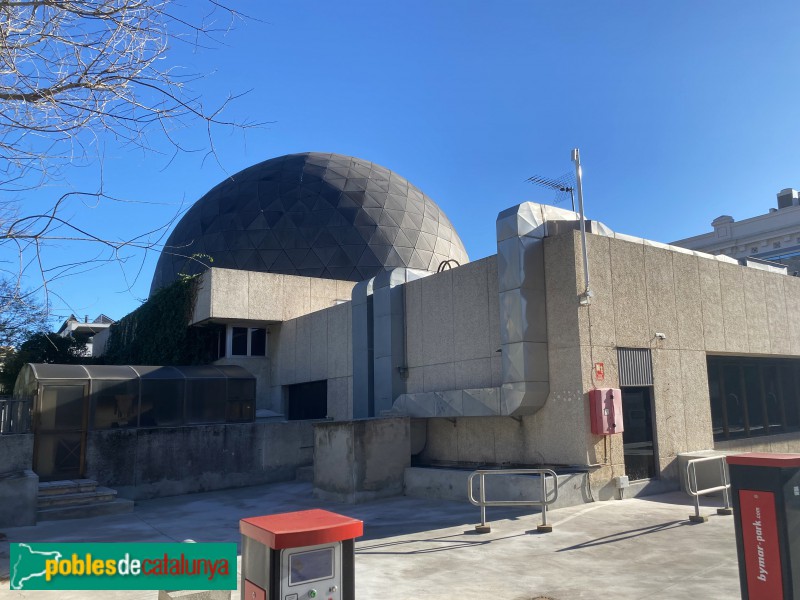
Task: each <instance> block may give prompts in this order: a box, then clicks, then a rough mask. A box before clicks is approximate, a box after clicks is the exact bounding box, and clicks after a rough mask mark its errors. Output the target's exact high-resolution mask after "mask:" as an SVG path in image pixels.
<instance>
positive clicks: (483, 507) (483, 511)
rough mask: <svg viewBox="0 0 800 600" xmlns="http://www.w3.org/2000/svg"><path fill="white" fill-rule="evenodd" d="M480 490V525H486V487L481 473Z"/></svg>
mask: <svg viewBox="0 0 800 600" xmlns="http://www.w3.org/2000/svg"><path fill="white" fill-rule="evenodd" d="M479 483H480V487H481V489H480V492H481V526H483V527H486V488H485V487H484V479H483V473H481V478H480V480H479Z"/></svg>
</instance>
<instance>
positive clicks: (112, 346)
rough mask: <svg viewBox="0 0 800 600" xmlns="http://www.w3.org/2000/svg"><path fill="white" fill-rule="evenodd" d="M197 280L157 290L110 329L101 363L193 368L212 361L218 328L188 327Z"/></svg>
mask: <svg viewBox="0 0 800 600" xmlns="http://www.w3.org/2000/svg"><path fill="white" fill-rule="evenodd" d="M198 284H199V278H198V277H197V276H193V277H182V278H180V279H178V280H177V281H175V282H174V283H172V284H170V285H168V286H166V287H163V288H161V289H160V290H158V291H157V292H156V293H155V294H153V295H152V296H150V298H149V299H148V300H147V301H146V302H145V303H144V304H142V305H141V306H140V307H139V308H137V309H136V310H135V311H133V312H132V313H130V314H128V315H127V316H125V317H123V318H122V319H120V320H119V321H117V322H116V323H115V324H114V325H112V326H111V332H110V334H109V339H108V344H107V345H106V351H105V354H103V357H102V358H103V359H104V360H103V362H105V363H106V364H116V365H159V366H161V365H195V364H208V363H210V362H211V361H213V360H214V359H215V358H216V354H215V352H216V348H217V342H218V335H219V328H203V327H189V326H188V323H189V320H190V319H191V317H192V309H193V307H194V302H195V299H196V297H197V289H198Z"/></svg>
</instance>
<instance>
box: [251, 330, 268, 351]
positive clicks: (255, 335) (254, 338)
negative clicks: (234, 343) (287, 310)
mask: <svg viewBox="0 0 800 600" xmlns="http://www.w3.org/2000/svg"><path fill="white" fill-rule="evenodd" d="M266 355H267V330H266V329H251V330H250V356H266Z"/></svg>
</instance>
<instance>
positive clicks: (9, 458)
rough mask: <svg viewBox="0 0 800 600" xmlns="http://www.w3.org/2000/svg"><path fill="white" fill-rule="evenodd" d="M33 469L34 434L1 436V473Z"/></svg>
mask: <svg viewBox="0 0 800 600" xmlns="http://www.w3.org/2000/svg"><path fill="white" fill-rule="evenodd" d="M31 468H33V434H32V433H12V434H7V435H0V473H10V472H12V471H24V470H25V469H31Z"/></svg>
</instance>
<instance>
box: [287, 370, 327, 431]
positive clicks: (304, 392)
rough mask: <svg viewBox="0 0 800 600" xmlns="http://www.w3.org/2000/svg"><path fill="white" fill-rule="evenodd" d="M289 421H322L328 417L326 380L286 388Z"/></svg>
mask: <svg viewBox="0 0 800 600" xmlns="http://www.w3.org/2000/svg"><path fill="white" fill-rule="evenodd" d="M286 401H287V403H288V413H289V420H290V421H300V420H305V419H324V418H325V417H326V416H328V380H327V379H323V380H322V381H311V382H309V383H298V384H295V385H287V386H286Z"/></svg>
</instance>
